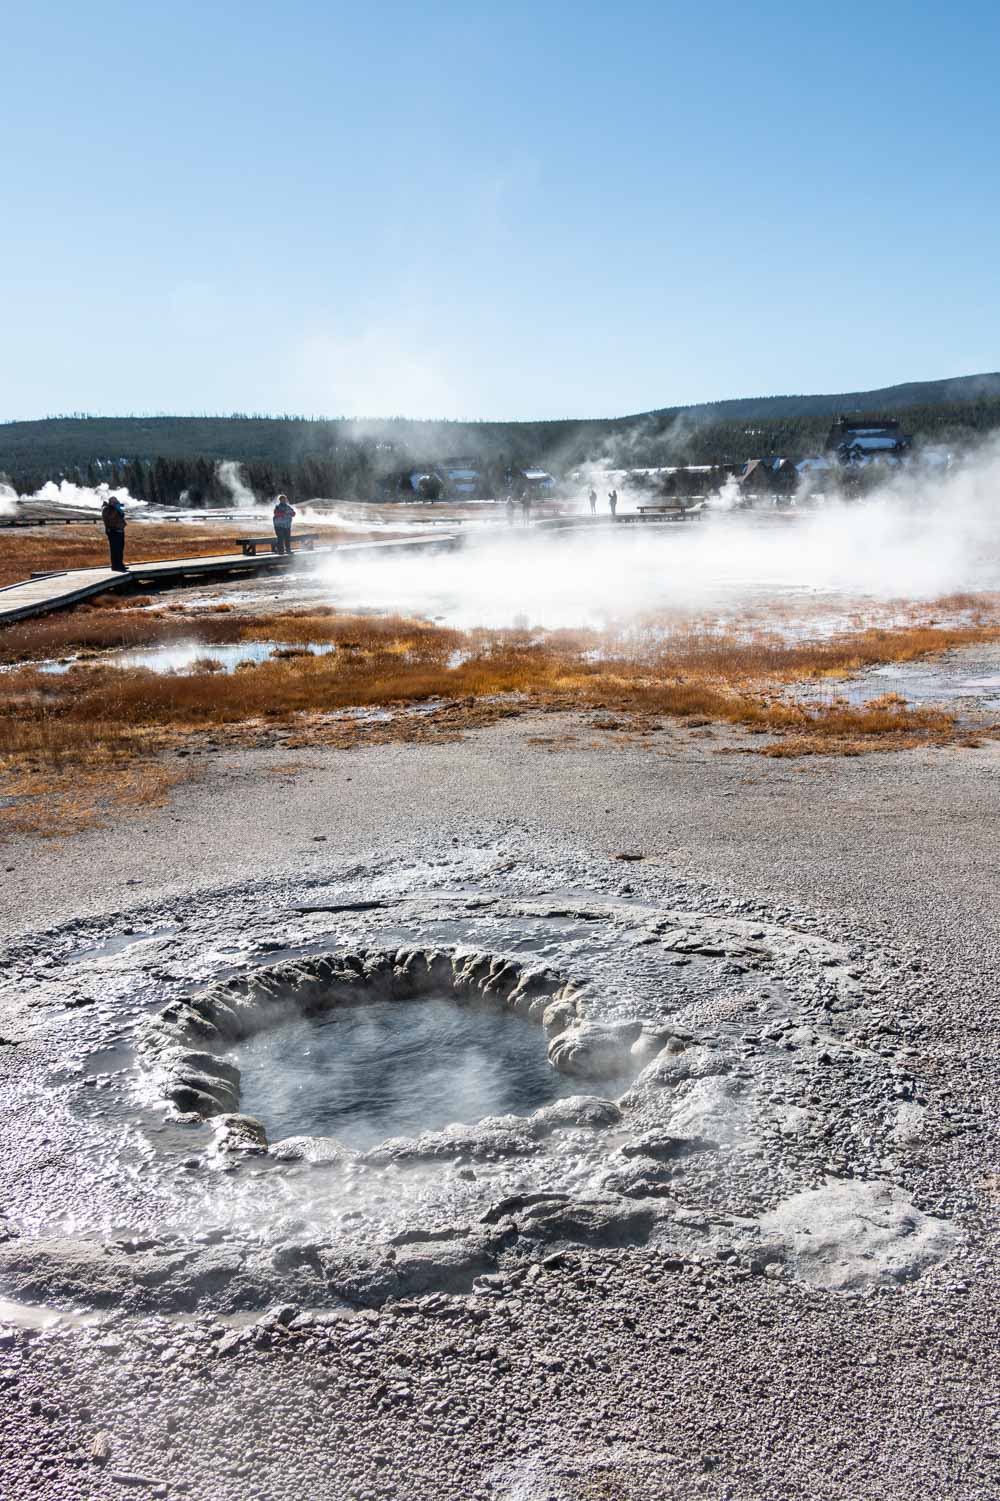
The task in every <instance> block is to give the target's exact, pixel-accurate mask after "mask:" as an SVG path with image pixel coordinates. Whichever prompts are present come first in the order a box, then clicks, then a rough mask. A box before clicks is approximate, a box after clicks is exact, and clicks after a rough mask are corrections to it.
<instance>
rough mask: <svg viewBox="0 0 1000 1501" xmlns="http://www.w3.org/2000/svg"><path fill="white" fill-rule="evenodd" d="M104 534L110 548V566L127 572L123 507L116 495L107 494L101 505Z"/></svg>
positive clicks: (117, 570)
mask: <svg viewBox="0 0 1000 1501" xmlns="http://www.w3.org/2000/svg"><path fill="white" fill-rule="evenodd" d="M101 520H102V521H103V522H104V534H105V536H106V537H107V539H108V547H109V548H110V550H111V567H112V569H113V570H114V572H115V573H128V569H127V568H126V566H125V507H124V506H123V505H122V503H121V501H120V500H119V499H118V496H117V495H109V496H108V498H107V500H106V501H105V502H104V504H103V505H102V506H101Z"/></svg>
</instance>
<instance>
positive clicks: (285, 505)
mask: <svg viewBox="0 0 1000 1501" xmlns="http://www.w3.org/2000/svg"><path fill="white" fill-rule="evenodd" d="M272 519H273V521H274V535H275V536H276V537H277V539H278V552H279V553H280V554H282V555H283V556H285V557H290V556H291V552H292V522H293V521H294V520H295V511H294V510H293V508H292V506H291V505H289V502H288V496H287V495H279V496H278V502H277V504H276V506H275V508H274V515H273V518H272Z"/></svg>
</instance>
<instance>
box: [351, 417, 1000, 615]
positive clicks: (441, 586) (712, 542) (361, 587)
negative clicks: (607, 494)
mask: <svg viewBox="0 0 1000 1501" xmlns="http://www.w3.org/2000/svg"><path fill="white" fill-rule="evenodd" d="M998 491H1000V449H998V448H997V446H995V445H994V446H992V447H990V448H989V449H986V450H983V451H982V452H981V453H980V454H979V455H978V457H977V458H975V459H973V460H970V461H969V462H968V463H967V464H966V465H965V466H963V467H962V468H961V469H958V470H955V471H953V472H950V473H949V474H947V475H945V476H944V477H941V476H939V475H938V476H933V477H926V476H925V477H923V478H920V477H917V476H916V475H915V474H913V473H907V474H902V475H900V476H899V477H898V478H896V479H894V480H892V481H890V482H888V483H887V484H886V485H885V486H884V488H883V489H882V490H880V491H878V492H877V493H875V494H874V495H873V496H872V497H871V498H869V499H866V500H864V501H857V502H843V501H830V502H827V503H823V504H818V505H816V506H815V507H806V506H803V507H800V510H799V512H798V513H797V514H794V515H792V516H790V517H780V516H776V515H770V516H768V515H761V514H760V513H754V512H732V511H730V512H728V513H726V512H715V513H709V514H707V515H705V517H704V518H703V519H702V520H701V521H697V522H685V523H683V524H678V525H674V526H670V527H653V526H645V525H623V526H619V527H618V528H616V529H614V530H612V529H611V528H610V527H606V526H602V527H599V528H595V529H585V530H582V531H575V532H569V531H562V532H560V531H549V530H545V529H541V528H535V527H526V528H522V527H520V526H517V527H514V528H511V529H510V530H506V529H505V530H504V531H503V532H502V533H500V534H494V535H492V536H490V537H484V536H482V535H479V536H476V537H471V538H469V539H468V540H467V542H466V545H465V546H464V547H463V548H462V549H460V550H457V551H455V552H451V553H447V554H444V555H434V556H427V555H420V554H416V555H409V556H403V555H396V556H392V555H386V556H375V555H370V554H369V555H364V556H356V557H353V558H349V557H347V556H342V557H334V558H332V559H331V560H330V561H329V562H328V563H327V564H326V565H325V568H324V574H323V577H324V578H325V580H326V582H327V584H328V587H329V589H330V593H331V600H332V602H334V603H336V604H337V605H338V606H339V607H340V608H343V609H354V608H374V609H381V610H392V611H398V612H399V613H401V614H419V615H424V616H430V617H432V618H440V619H443V620H444V621H446V622H447V623H448V624H451V625H455V626H459V627H465V628H468V627H473V626H476V625H484V626H495V627H500V626H516V625H523V626H536V625H537V626H545V627H549V628H561V627H574V626H581V625H602V624H604V623H607V622H609V621H620V620H622V619H623V618H628V617H631V616H636V615H639V614H642V613H645V612H650V611H659V610H664V609H670V608H678V609H681V610H685V611H688V610H690V611H701V610H722V611H725V610H727V609H729V610H735V609H738V608H739V607H740V606H741V605H742V604H749V603H753V602H755V601H760V600H761V599H766V598H768V597H779V598H792V599H795V598H801V599H803V600H809V599H811V598H816V597H833V598H835V599H836V598H839V599H841V600H843V599H856V598H859V597H866V598H869V599H873V600H882V601H884V600H896V599H908V600H918V601H919V600H931V599H935V598H938V597H940V596H942V595H947V594H953V593H957V592H966V591H976V590H983V589H996V588H1000V542H998V528H997V523H996V517H997V500H996V497H997V494H998ZM623 509H627V507H623Z"/></svg>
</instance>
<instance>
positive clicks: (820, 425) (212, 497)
mask: <svg viewBox="0 0 1000 1501" xmlns="http://www.w3.org/2000/svg"><path fill="white" fill-rule="evenodd" d="M867 415H869V416H871V417H872V419H873V420H874V418H875V416H876V415H877V414H874V413H869V414H867ZM881 415H884V416H895V417H896V418H898V419H899V420H900V421H901V423H902V425H903V427H904V428H905V430H906V431H907V432H909V433H911V434H912V435H913V438H914V444H915V447H917V448H918V449H919V447H920V446H921V445H925V444H936V445H943V446H946V447H953V448H955V449H956V450H961V449H963V448H965V447H968V446H971V445H973V444H975V443H977V442H979V441H981V440H982V439H983V438H985V437H987V436H989V435H990V434H991V433H994V432H997V431H1000V397H993V396H987V397H982V398H979V399H975V400H967V401H960V402H942V403H937V404H927V405H921V406H908V407H905V408H902V409H891V408H890V409H883V412H882V413H881ZM831 422H832V416H831V414H829V413H817V412H808V413H802V414H799V415H781V416H775V417H772V418H767V419H763V418H753V417H751V418H740V419H727V420H725V421H719V420H714V419H711V418H709V417H707V416H705V415H702V414H701V412H700V411H697V410H696V409H690V410H689V411H680V412H678V411H676V410H671V411H664V412H657V413H647V414H646V415H644V416H641V417H635V418H621V419H614V420H612V419H607V420H605V419H599V420H595V421H593V422H576V421H565V422H532V423H418V422H410V421H405V420H403V419H398V420H388V421H382V422H378V423H369V424H365V423H348V422H318V421H317V422H313V421H310V420H307V419H302V418H257V417H229V418H136V419H121V418H117V419H112V418H82V419H78V418H74V419H69V418H59V419H49V420H47V421H46V422H41V423H8V424H5V425H0V477H2V478H3V479H4V480H5V481H6V482H7V483H8V484H11V485H12V486H13V487H14V489H15V490H17V491H18V492H19V493H20V494H32V493H34V492H35V491H37V490H39V489H40V488H41V487H42V485H43V484H45V483H46V481H48V480H55V481H59V480H63V479H66V480H70V481H71V482H73V483H75V484H79V485H97V484H100V483H108V484H110V485H112V486H115V487H117V486H124V487H126V488H127V489H128V491H129V493H130V494H132V495H134V496H135V497H136V498H137V499H141V500H145V501H148V502H150V503H152V504H156V505H167V506H179V505H193V506H225V505H229V504H232V503H233V501H234V498H235V497H234V493H233V488H232V485H231V483H229V482H228V481H227V470H226V467H225V461H227V460H228V461H230V463H232V464H235V465H237V466H238V476H239V480H240V482H241V483H242V484H243V485H245V487H246V488H247V489H248V490H250V491H252V492H253V494H254V495H255V496H256V497H257V498H258V499H261V500H263V499H266V498H267V497H269V496H272V495H274V494H276V493H277V492H278V491H279V490H285V491H287V492H288V493H289V494H290V495H293V496H295V497H297V498H299V499H308V498H310V497H324V498H329V499H351V500H361V501H370V500H377V499H385V498H389V497H391V496H392V495H394V494H399V493H402V492H403V489H404V487H405V484H406V476H407V475H408V474H410V473H411V472H414V471H421V470H423V469H427V468H433V467H434V466H435V465H440V464H441V463H442V462H443V460H444V459H445V458H446V457H449V456H450V457H455V456H457V455H463V456H465V457H466V458H467V459H468V460H469V461H470V462H471V463H472V464H473V465H474V466H475V467H477V468H479V469H480V471H481V473H482V488H483V492H484V493H486V494H497V493H500V492H501V490H502V489H503V487H504V485H505V484H506V476H507V475H508V473H509V472H510V471H511V470H512V469H513V468H516V467H524V466H530V465H539V466H541V467H543V468H545V469H547V470H549V471H550V472H551V473H553V474H554V475H556V476H557V477H564V476H567V475H570V474H572V472H573V471H574V470H576V469H579V468H581V467H583V466H584V465H586V464H590V463H595V464H598V465H606V466H610V467H620V468H654V467H658V466H662V465H680V464H720V465H722V464H738V463H742V462H744V461H745V460H747V459H751V458H774V457H779V456H780V457H783V458H788V459H793V460H797V459H801V458H805V457H807V456H808V455H810V454H815V453H819V452H821V451H822V448H823V445H824V442H825V440H826V436H827V433H828V431H829V429H830V425H831ZM129 440H131V443H130V449H127V450H126V453H129V452H130V454H131V456H126V457H122V456H118V457H113V456H112V457H109V454H110V455H115V454H118V455H121V453H122V448H123V447H124V446H125V443H126V442H127V441H129ZM140 443H141V445H142V446H140Z"/></svg>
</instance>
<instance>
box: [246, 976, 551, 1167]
mask: <svg viewBox="0 0 1000 1501" xmlns="http://www.w3.org/2000/svg"><path fill="white" fill-rule="evenodd" d="M234 1059H235V1060H236V1061H238V1063H239V1066H240V1069H241V1072H242V1086H241V1108H242V1109H243V1110H244V1111H245V1112H247V1113H248V1114H250V1115H253V1116H256V1117H257V1118H258V1119H259V1120H261V1121H262V1122H263V1124H264V1126H265V1128H266V1130H267V1134H268V1137H269V1139H270V1140H272V1141H277V1140H279V1139H281V1138H283V1137H287V1136H297V1135H309V1136H334V1137H336V1139H337V1140H338V1141H339V1142H341V1143H343V1145H345V1146H348V1147H352V1148H354V1149H355V1150H358V1151H365V1150H367V1149H368V1148H369V1147H372V1146H374V1145H375V1144H376V1143H378V1142H380V1141H383V1140H385V1138H387V1137H392V1136H415V1135H419V1134H420V1132H422V1131H436V1130H440V1129H441V1128H442V1127H444V1126H448V1125H452V1124H456V1123H461V1124H472V1123H473V1122H475V1121H478V1120H481V1119H482V1118H483V1117H484V1116H490V1115H506V1114H508V1113H509V1114H525V1113H529V1112H530V1111H533V1110H536V1109H538V1107H539V1106H541V1105H547V1104H549V1103H550V1102H551V1101H552V1100H555V1099H558V1098H560V1097H561V1096H564V1095H567V1094H572V1093H573V1092H574V1081H573V1080H571V1079H567V1078H566V1077H565V1076H564V1075H562V1074H560V1073H558V1072H557V1070H556V1069H554V1068H553V1067H552V1066H551V1064H550V1063H549V1062H548V1059H547V1057H546V1052H545V1041H544V1037H543V1036H542V1035H541V1034H540V1033H539V1030H538V1028H537V1027H536V1026H533V1025H532V1024H531V1023H529V1022H526V1021H524V1020H522V1019H521V1018H520V1017H516V1016H510V1015H507V1014H505V1013H503V1012H500V1011H497V1010H496V1009H495V1008H490V1009H488V1010H487V1009H479V1008H474V1007H466V1006H456V1005H455V1003H454V1001H451V1000H443V999H433V998H432V999H429V1000H422V1001H418V1002H413V1003H410V1004H402V1005H401V1004H400V1003H399V1002H394V1001H379V1002H373V1003H372V1004H371V1005H369V1006H364V1007H358V1008H351V1009H344V1010H336V1011H330V1012H325V1013H322V1014H320V1015H319V1016H313V1017H299V1018H297V1019H296V1020H294V1021H290V1022H287V1023H285V1024H284V1025H283V1026H281V1027H277V1028H274V1029H271V1030H268V1031H266V1032H262V1033H259V1034H258V1035H257V1036H256V1037H254V1038H252V1039H250V1040H249V1041H248V1042H246V1043H245V1044H243V1045H242V1046H241V1048H240V1049H239V1051H238V1053H237V1054H235V1055H234ZM576 1087H577V1088H578V1086H576Z"/></svg>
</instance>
